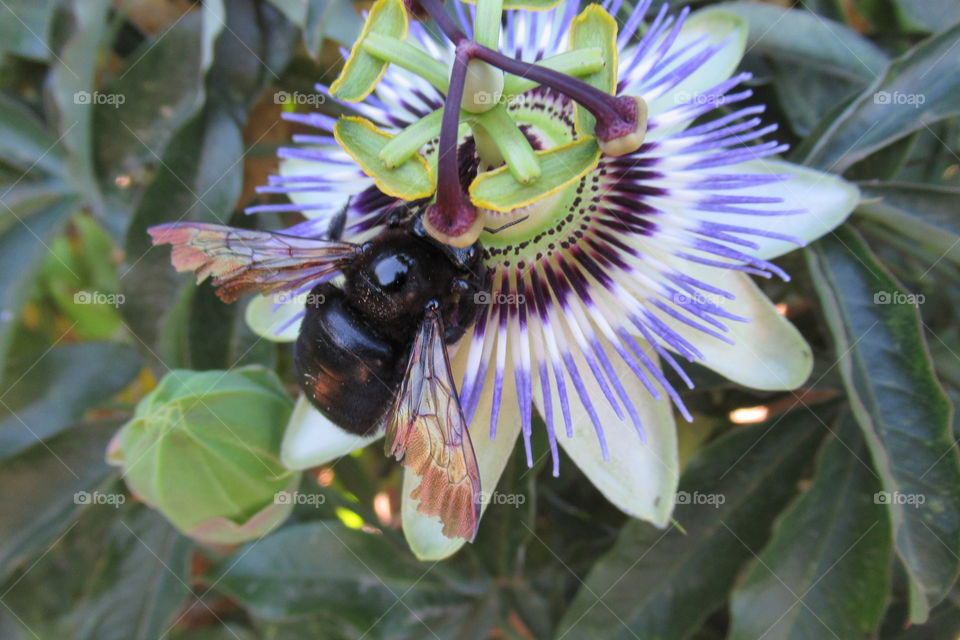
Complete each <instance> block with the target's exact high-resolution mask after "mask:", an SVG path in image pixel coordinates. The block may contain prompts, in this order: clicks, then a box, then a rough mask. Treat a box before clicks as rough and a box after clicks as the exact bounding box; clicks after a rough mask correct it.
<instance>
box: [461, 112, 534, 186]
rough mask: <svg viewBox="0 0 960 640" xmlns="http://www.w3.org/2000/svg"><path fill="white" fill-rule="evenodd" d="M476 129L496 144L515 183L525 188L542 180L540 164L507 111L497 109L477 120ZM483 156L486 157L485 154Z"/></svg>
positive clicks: (480, 116) (478, 117)
mask: <svg viewBox="0 0 960 640" xmlns="http://www.w3.org/2000/svg"><path fill="white" fill-rule="evenodd" d="M475 122H476V127H480V128H482V129H483V132H484V133H486V134H487V137H488V139H490V140H492V141H493V144H494V145H496V148H497V150H498V151H499V152H500V156H502V157H503V160H504V161H505V162H506V163H507V168H508V169H509V170H510V174H511V175H512V176H513V177H514V179H515V180H516V181H517V182H519V183H521V184H530V183H531V182H535V181H536V180H537V179H538V178H539V177H540V160H539V159H538V158H537V154H536V152H535V151H534V150H533V147H532V146H531V145H530V141H529V140H527V136H525V135H524V134H523V132H522V131H521V130H520V128H519V127H517V123H516V122H514V121H513V119H512V118H511V117H510V114H509V113H507V107H506V106H505V105H503V104H498V105H497V106H496V107H494V108H493V109H491V110H490V111H487V112H486V113H484V114H482V115H479V116H477V117H476V119H475ZM481 155H482V154H481Z"/></svg>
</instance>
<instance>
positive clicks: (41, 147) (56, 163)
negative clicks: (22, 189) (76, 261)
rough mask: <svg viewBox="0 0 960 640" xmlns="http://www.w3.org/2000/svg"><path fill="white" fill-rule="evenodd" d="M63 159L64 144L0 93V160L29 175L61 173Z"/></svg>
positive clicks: (6, 196)
mask: <svg viewBox="0 0 960 640" xmlns="http://www.w3.org/2000/svg"><path fill="white" fill-rule="evenodd" d="M0 13H2V8H0ZM65 160H66V157H65V154H64V149H63V147H62V146H61V145H60V144H59V143H58V142H57V139H56V138H55V137H54V136H53V135H51V134H50V132H49V131H47V129H46V127H45V126H44V124H43V123H42V122H41V121H40V120H39V119H38V118H37V117H36V116H35V115H33V114H32V113H31V112H30V111H29V110H28V109H27V108H26V107H24V106H22V105H21V104H19V103H18V102H16V101H15V100H14V99H13V98H10V97H8V96H7V95H6V94H5V93H0V162H3V163H6V164H10V165H12V166H14V167H16V168H17V169H19V170H20V171H24V172H27V171H29V172H31V174H33V172H34V171H44V172H47V173H51V174H54V175H61V176H63V175H65V174H66V170H65V169H66V168H65V167H64V164H63V163H64V161H65ZM6 191H7V187H3V192H4V193H3V201H4V202H7V201H8V194H7V193H6ZM8 206H12V205H8ZM3 210H4V211H5V209H3Z"/></svg>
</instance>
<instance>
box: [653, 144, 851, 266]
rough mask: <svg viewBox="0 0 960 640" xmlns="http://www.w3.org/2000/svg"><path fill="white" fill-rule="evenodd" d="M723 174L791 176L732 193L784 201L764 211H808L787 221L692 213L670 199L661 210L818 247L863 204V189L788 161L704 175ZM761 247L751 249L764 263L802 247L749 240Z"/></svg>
mask: <svg viewBox="0 0 960 640" xmlns="http://www.w3.org/2000/svg"><path fill="white" fill-rule="evenodd" d="M701 171H702V172H703V173H717V174H791V175H792V176H793V177H792V178H791V179H789V180H782V181H779V182H773V183H770V184H765V185H758V186H753V187H747V188H744V189H737V190H735V191H730V194H731V195H738V196H760V197H775V198H782V199H783V203H782V204H769V205H763V206H762V208H763V209H770V210H777V209H781V210H783V209H799V208H802V209H805V211H804V212H803V213H797V214H792V215H786V216H757V215H745V214H735V213H716V212H710V211H691V210H689V209H681V208H680V207H674V206H670V204H668V202H669V198H663V199H662V200H660V201H658V202H657V206H658V207H661V206H662V207H663V208H664V209H667V210H674V211H676V212H677V213H678V214H682V215H683V216H686V217H689V218H692V219H695V220H703V221H705V222H715V223H720V224H730V225H735V226H742V227H750V228H753V229H758V230H761V231H769V232H773V233H780V234H786V235H790V236H795V237H796V238H797V239H799V240H802V241H803V242H804V243H809V242H812V241H813V240H816V239H817V238H819V237H820V236H822V235H823V234H825V233H827V232H828V231H830V230H831V229H834V228H835V227H837V226H838V225H840V224H841V223H842V222H843V221H844V220H846V219H847V216H849V215H850V212H851V211H853V209H854V207H856V206H857V203H858V202H859V200H860V190H859V189H857V187H856V186H854V185H852V184H850V183H849V182H847V181H846V180H844V179H843V178H840V177H839V176H836V175H833V174H830V173H822V172H820V171H815V170H813V169H807V168H806V167H801V166H800V165H796V164H793V163H791V162H784V161H782V160H774V159H771V158H764V159H760V160H750V161H749V162H744V163H742V164H738V165H733V166H727V167H717V168H713V169H706V170H701ZM744 237H745V238H746V239H748V240H750V241H751V242H755V243H757V244H758V245H759V249H757V250H750V253H753V254H755V255H757V256H759V257H760V258H763V259H764V260H770V259H772V258H776V257H778V256H781V255H783V254H785V253H789V252H790V251H793V250H794V249H796V248H797V245H796V244H795V243H793V242H790V241H787V240H780V239H774V238H764V237H761V236H753V235H751V236H744Z"/></svg>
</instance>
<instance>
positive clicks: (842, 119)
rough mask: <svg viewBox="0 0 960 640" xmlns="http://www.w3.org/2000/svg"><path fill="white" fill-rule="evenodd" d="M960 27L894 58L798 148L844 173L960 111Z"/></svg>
mask: <svg viewBox="0 0 960 640" xmlns="http://www.w3.org/2000/svg"><path fill="white" fill-rule="evenodd" d="M958 38H960V25H958V26H955V27H953V28H951V29H949V30H947V31H944V32H943V33H941V34H940V35H937V36H934V37H932V38H930V39H929V40H926V41H924V42H922V43H920V44H918V45H917V46H915V47H914V48H913V49H911V50H910V51H908V52H907V53H905V54H904V55H903V56H901V57H900V58H897V59H896V60H894V61H893V62H892V63H891V64H890V66H889V68H888V69H887V71H886V73H884V74H883V75H882V76H880V77H878V78H877V80H876V81H875V82H874V83H873V84H872V85H871V86H870V87H868V88H867V89H866V90H865V91H864V92H863V93H862V94H861V95H860V96H859V97H858V98H857V99H855V100H854V101H853V102H852V103H851V104H849V105H848V106H847V107H846V108H844V109H843V110H842V111H841V112H840V113H839V114H838V115H837V116H836V117H835V118H834V119H833V120H832V122H831V123H830V124H829V125H828V126H826V127H825V128H824V130H823V131H819V132H818V133H817V135H815V136H811V137H810V138H808V141H807V143H805V144H804V145H802V146H801V147H800V148H798V149H797V151H796V152H795V156H796V157H798V158H802V159H803V160H804V164H808V165H810V166H813V167H818V168H821V169H829V170H832V171H836V172H842V171H844V170H845V169H846V168H848V167H849V166H850V165H852V164H854V163H855V162H858V161H860V160H862V159H863V158H865V157H867V156H868V155H870V154H871V153H873V152H874V151H877V150H878V149H881V148H883V147H885V146H887V145H888V144H891V143H893V142H895V141H896V140H899V139H900V138H902V137H904V136H906V135H909V134H910V133H912V132H914V131H917V130H919V129H922V128H924V127H926V126H927V125H929V124H930V123H932V122H935V121H937V120H941V119H943V118H948V117H951V116H954V115H958V114H960V75H958V74H957V73H955V71H956V68H955V67H956V65H955V61H956V60H955V56H953V55H951V52H953V53H955V51H954V47H955V45H956V43H957V40H958Z"/></svg>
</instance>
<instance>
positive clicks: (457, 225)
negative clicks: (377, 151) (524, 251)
mask: <svg viewBox="0 0 960 640" xmlns="http://www.w3.org/2000/svg"><path fill="white" fill-rule="evenodd" d="M424 6H426V5H424ZM463 42H464V43H467V42H469V41H467V40H463ZM469 63H470V54H469V51H468V47H465V46H462V45H458V46H457V54H456V57H455V58H454V60H453V70H452V71H451V73H450V90H449V91H448V92H447V98H446V101H445V102H444V105H443V119H442V121H441V125H440V142H439V148H438V150H437V201H436V203H434V204H433V205H431V206H430V207H428V208H427V211H426V214H425V215H424V217H423V224H424V227H425V228H426V229H427V232H428V233H430V235H432V236H433V237H434V238H436V239H437V240H440V241H441V242H444V243H445V244H449V245H452V246H455V247H466V246H469V245H471V244H473V243H474V242H475V241H476V239H477V237H478V236H479V235H480V232H481V231H482V230H483V219H482V218H481V217H480V215H479V214H478V212H477V209H476V207H474V206H473V204H472V203H471V202H470V200H469V198H467V196H466V194H465V193H464V192H463V186H462V185H461V184H460V163H459V162H458V151H459V149H458V146H457V139H458V137H459V131H460V103H461V102H462V101H463V90H464V87H465V86H466V83H467V65H468V64H469Z"/></svg>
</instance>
